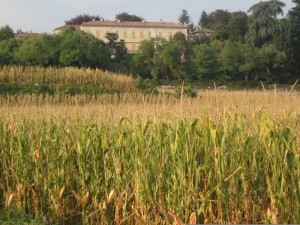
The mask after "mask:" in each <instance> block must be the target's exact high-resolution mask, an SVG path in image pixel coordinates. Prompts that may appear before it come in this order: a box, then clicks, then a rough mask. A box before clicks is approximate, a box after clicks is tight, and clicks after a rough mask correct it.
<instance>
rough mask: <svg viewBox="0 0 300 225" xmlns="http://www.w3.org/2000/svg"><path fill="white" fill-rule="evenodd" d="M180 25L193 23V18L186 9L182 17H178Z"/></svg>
mask: <svg viewBox="0 0 300 225" xmlns="http://www.w3.org/2000/svg"><path fill="white" fill-rule="evenodd" d="M178 21H179V23H182V24H189V23H190V22H191V17H190V15H189V13H188V11H187V10H186V9H183V10H182V12H181V15H180V16H179V17H178Z"/></svg>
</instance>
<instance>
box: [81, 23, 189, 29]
mask: <svg viewBox="0 0 300 225" xmlns="http://www.w3.org/2000/svg"><path fill="white" fill-rule="evenodd" d="M82 26H101V27H102V26H109V27H161V28H182V29H187V27H186V26H185V25H183V24H177V23H170V22H132V21H123V22H120V21H89V22H86V23H83V24H82Z"/></svg>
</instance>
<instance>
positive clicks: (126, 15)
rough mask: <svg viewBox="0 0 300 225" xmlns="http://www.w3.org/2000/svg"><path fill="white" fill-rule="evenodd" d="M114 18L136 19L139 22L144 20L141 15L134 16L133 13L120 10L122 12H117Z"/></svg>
mask: <svg viewBox="0 0 300 225" xmlns="http://www.w3.org/2000/svg"><path fill="white" fill-rule="evenodd" d="M116 20H119V21H138V22H141V21H143V20H144V18H143V17H140V16H136V15H134V14H129V13H127V12H122V13H118V14H117V15H116Z"/></svg>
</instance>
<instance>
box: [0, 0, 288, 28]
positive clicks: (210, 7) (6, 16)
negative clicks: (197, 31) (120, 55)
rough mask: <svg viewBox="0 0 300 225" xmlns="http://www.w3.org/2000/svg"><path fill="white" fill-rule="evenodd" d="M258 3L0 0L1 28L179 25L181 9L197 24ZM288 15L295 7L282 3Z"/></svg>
mask: <svg viewBox="0 0 300 225" xmlns="http://www.w3.org/2000/svg"><path fill="white" fill-rule="evenodd" d="M258 2H259V0H186V1H183V0H151V1H144V0H126V1H125V0H0V27H2V26H5V25H9V26H11V27H12V28H13V29H14V30H15V31H16V30H17V29H22V30H23V31H30V30H31V31H32V32H47V33H52V31H53V29H54V28H56V27H59V26H62V25H64V21H65V20H68V19H70V18H72V17H75V16H76V15H79V14H83V13H85V14H91V15H100V16H102V17H104V19H107V20H114V18H115V15H116V14H118V13H120V12H128V13H130V14H135V15H137V16H141V17H143V18H145V19H146V21H159V20H160V19H162V20H163V21H168V22H177V19H178V16H179V15H180V13H181V11H182V9H186V10H188V12H189V14H190V16H191V18H192V20H193V21H194V22H195V23H197V21H198V19H199V17H200V15H201V12H202V11H203V10H205V11H206V12H208V13H209V12H212V11H214V10H216V9H224V10H226V9H227V10H229V11H238V10H242V11H245V12H246V11H247V10H248V9H249V8H250V7H251V6H252V5H253V4H256V3H258ZM283 2H285V4H286V7H285V8H284V11H285V13H287V12H288V10H289V9H290V8H291V7H293V6H294V4H293V3H292V0H283Z"/></svg>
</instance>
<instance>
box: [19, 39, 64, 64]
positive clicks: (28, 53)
mask: <svg viewBox="0 0 300 225" xmlns="http://www.w3.org/2000/svg"><path fill="white" fill-rule="evenodd" d="M58 56H59V41H58V38H57V37H56V36H53V35H48V34H41V35H35V36H32V37H30V38H27V39H25V40H24V41H23V42H22V44H21V46H20V47H19V48H18V49H17V51H16V53H15V60H16V62H17V63H18V64H21V65H26V66H32V65H39V66H51V65H52V66H54V65H57V64H58Z"/></svg>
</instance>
